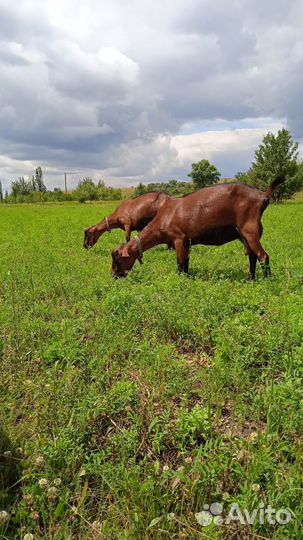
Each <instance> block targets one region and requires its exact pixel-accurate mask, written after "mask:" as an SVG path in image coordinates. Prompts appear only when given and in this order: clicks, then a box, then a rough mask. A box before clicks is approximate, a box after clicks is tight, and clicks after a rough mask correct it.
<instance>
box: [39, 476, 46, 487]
mask: <svg viewBox="0 0 303 540" xmlns="http://www.w3.org/2000/svg"><path fill="white" fill-rule="evenodd" d="M38 484H39V486H40V487H41V489H45V488H47V486H48V481H47V480H46V478H40V480H39V482H38Z"/></svg>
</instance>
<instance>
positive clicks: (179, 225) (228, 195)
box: [112, 176, 284, 279]
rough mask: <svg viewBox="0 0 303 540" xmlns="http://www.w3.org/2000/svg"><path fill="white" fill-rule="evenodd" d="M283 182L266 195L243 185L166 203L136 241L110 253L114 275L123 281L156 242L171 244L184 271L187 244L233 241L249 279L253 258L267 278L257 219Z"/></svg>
mask: <svg viewBox="0 0 303 540" xmlns="http://www.w3.org/2000/svg"><path fill="white" fill-rule="evenodd" d="M283 181H284V179H283V178H282V177H281V176H279V177H277V178H276V179H275V180H274V181H273V182H272V183H271V185H270V187H269V189H268V190H267V191H266V192H265V193H263V192H260V191H258V190H256V189H254V188H252V187H249V186H247V185H245V184H220V185H217V186H212V187H207V188H204V189H201V190H200V191H196V192H195V193H191V194H190V195H187V196H185V197H183V198H181V199H170V200H168V201H167V202H166V203H165V204H164V205H163V206H162V207H161V209H160V210H159V212H158V213H157V215H156V216H155V218H154V219H153V220H152V221H151V222H150V223H149V224H148V225H147V227H145V229H144V230H143V231H142V232H141V234H140V235H139V236H138V238H135V239H134V240H132V241H131V242H129V243H127V244H122V245H121V246H120V247H119V248H117V249H115V250H113V252H112V259H113V263H112V273H113V276H114V277H125V276H126V275H127V273H128V272H129V270H131V268H132V267H133V265H134V263H135V261H136V259H138V260H139V262H141V263H142V257H143V252H144V251H146V250H147V249H150V248H152V247H153V246H156V245H158V244H169V245H173V246H174V247H175V249H176V252H177V261H178V269H179V271H180V272H181V271H182V272H186V273H188V263H189V252H190V246H191V245H194V244H204V245H215V246H220V245H222V244H226V243H227V242H231V241H232V240H240V241H241V242H242V243H243V244H244V246H245V253H246V255H249V263H250V278H251V279H255V275H256V263H257V260H259V262H260V263H261V265H262V267H263V272H264V276H269V275H270V266H269V256H268V254H267V253H266V251H264V249H263V247H262V245H261V243H260V238H261V236H262V231H263V228H262V224H261V217H262V214H263V212H264V210H265V209H266V207H267V206H268V204H269V200H270V197H271V196H272V194H273V192H274V191H275V189H276V188H277V187H278V186H279V185H280V184H281V183H282V182H283Z"/></svg>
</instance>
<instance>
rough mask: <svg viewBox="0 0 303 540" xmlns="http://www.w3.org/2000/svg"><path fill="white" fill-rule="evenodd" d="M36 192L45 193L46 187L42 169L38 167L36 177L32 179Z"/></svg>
mask: <svg viewBox="0 0 303 540" xmlns="http://www.w3.org/2000/svg"><path fill="white" fill-rule="evenodd" d="M32 181H33V188H34V191H41V192H45V191H46V187H45V185H44V183H43V173H42V169H41V167H37V169H36V172H35V176H33V177H32Z"/></svg>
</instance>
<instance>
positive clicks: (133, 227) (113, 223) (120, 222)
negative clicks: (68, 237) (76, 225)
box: [83, 191, 170, 249]
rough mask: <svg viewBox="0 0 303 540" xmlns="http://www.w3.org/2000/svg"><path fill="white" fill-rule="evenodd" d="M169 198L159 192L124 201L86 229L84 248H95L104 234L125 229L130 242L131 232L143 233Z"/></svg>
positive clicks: (127, 239)
mask: <svg viewBox="0 0 303 540" xmlns="http://www.w3.org/2000/svg"><path fill="white" fill-rule="evenodd" d="M169 198H170V196H169V195H168V194H167V193H164V192H158V191H157V192H150V193H145V194H144V195H139V196H138V197H135V198H134V199H130V200H128V201H123V202H122V203H121V204H120V206H119V207H118V208H117V209H116V210H115V211H114V213H113V214H111V215H110V216H108V217H106V218H104V219H103V220H102V221H100V223H97V225H93V226H92V227H89V228H88V229H85V231H84V242H83V247H84V248H86V249H88V248H91V247H93V246H94V245H95V243H96V242H97V241H98V240H99V238H100V236H102V234H104V233H105V232H110V231H111V230H112V229H123V230H124V231H125V233H126V242H128V241H129V240H130V236H131V232H132V231H142V230H143V229H144V227H146V225H147V224H148V223H149V222H150V221H151V220H152V219H153V218H154V217H155V215H156V213H157V211H158V210H159V208H161V206H162V205H163V204H164V203H165V202H166V201H167V200H168V199H169Z"/></svg>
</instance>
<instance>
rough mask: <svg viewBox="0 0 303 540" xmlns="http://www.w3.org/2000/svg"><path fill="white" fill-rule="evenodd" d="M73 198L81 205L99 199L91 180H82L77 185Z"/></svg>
mask: <svg viewBox="0 0 303 540" xmlns="http://www.w3.org/2000/svg"><path fill="white" fill-rule="evenodd" d="M75 196H76V198H77V199H78V201H79V202H81V203H84V202H85V201H97V200H98V199H99V194H98V188H97V186H96V184H94V182H93V181H92V179H91V178H89V177H86V178H83V180H80V181H79V183H78V186H77V189H76V191H75Z"/></svg>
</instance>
